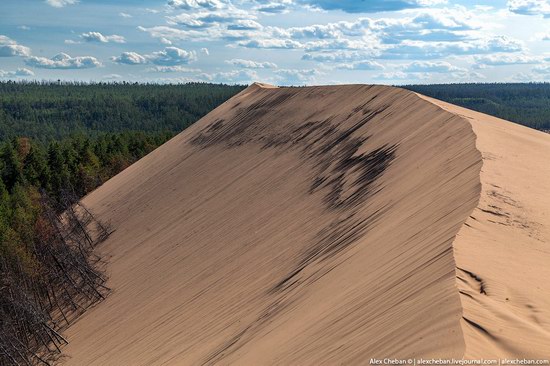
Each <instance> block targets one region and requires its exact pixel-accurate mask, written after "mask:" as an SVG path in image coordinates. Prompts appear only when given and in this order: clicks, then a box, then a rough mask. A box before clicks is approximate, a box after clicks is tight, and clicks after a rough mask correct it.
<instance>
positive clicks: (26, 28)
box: [0, 0, 550, 85]
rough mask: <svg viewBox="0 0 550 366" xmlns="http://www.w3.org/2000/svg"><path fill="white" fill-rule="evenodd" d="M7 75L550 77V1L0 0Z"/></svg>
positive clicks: (175, 79) (2, 70) (329, 79)
mask: <svg viewBox="0 0 550 366" xmlns="http://www.w3.org/2000/svg"><path fill="white" fill-rule="evenodd" d="M0 80H67V81H72V80H78V81H86V82H108V81H117V82H121V81H130V82H155V83H182V82H192V81H204V82H216V83H220V82H222V83H230V84H233V83H239V84H247V83H251V82H253V81H260V82H265V83H271V84H276V85H319V84H343V83H368V84H410V83H415V84H429V83H458V82H531V81H537V82H540V81H550V0H492V1H489V0H252V1H244V0H1V1H0Z"/></svg>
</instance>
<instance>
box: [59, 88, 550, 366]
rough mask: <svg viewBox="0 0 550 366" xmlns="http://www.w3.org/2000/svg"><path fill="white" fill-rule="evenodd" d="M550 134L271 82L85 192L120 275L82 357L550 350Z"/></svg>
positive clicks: (356, 359) (401, 100)
mask: <svg viewBox="0 0 550 366" xmlns="http://www.w3.org/2000/svg"><path fill="white" fill-rule="evenodd" d="M549 162H550V135H547V134H544V133H542V132H538V131H535V130H531V129H528V128H525V127H521V126H519V125H515V124H512V123H510V122H506V121H503V120H499V119H497V118H492V117H489V116H487V115H483V114H480V113H476V112H473V111H470V110H466V109H462V108H459V107H456V106H453V105H449V104H445V103H443V102H440V101H436V100H432V99H428V98H425V97H422V96H419V95H417V94H415V93H412V92H409V91H405V90H402V89H398V88H392V87H386V86H366V85H346V86H323V87H307V88H275V87H270V86H266V85H262V84H254V85H252V86H250V87H249V88H247V89H246V90H244V91H243V92H241V93H240V94H238V95H237V96H235V97H234V98H232V99H230V100H229V101H227V102H226V103H224V104H223V105H221V106H220V107H218V108H217V109H216V110H214V111H213V112H211V113H210V114H208V115H207V116H206V117H204V118H203V119H202V120H201V121H199V122H197V123H196V124H195V125H193V126H192V127H191V128H189V129H187V130H185V131H184V132H183V133H181V134H179V135H178V136H176V137H175V138H174V139H172V140H170V141H169V142H168V143H166V144H165V145H163V146H161V147H160V148H158V149H157V150H155V151H154V152H152V153H151V154H149V155H148V156H146V157H145V158H143V159H141V160H140V161H138V162H137V163H135V164H134V165H132V166H131V167H129V168H128V169H126V170H125V171H124V172H122V173H121V174H119V175H117V176H116V177H114V178H113V179H111V180H109V181H108V182H107V183H105V184H104V185H103V186H102V187H100V188H99V189H97V190H96V191H94V192H93V193H91V194H90V195H89V196H87V197H86V198H85V199H84V203H85V204H86V205H88V206H89V207H90V208H91V209H92V211H93V212H94V213H95V214H96V215H97V216H98V217H99V219H101V220H102V221H110V222H111V224H112V226H113V227H114V229H116V231H115V232H114V233H113V234H112V235H111V236H110V237H109V238H108V240H107V241H106V242H105V243H104V244H102V247H101V249H100V250H101V252H102V253H103V254H104V255H105V256H106V257H107V259H108V261H109V264H108V266H107V271H108V274H109V276H110V280H109V286H110V287H111V288H112V289H113V293H112V294H111V295H110V296H109V297H108V298H107V299H106V300H105V301H104V302H103V303H101V304H99V305H98V306H97V307H96V308H94V309H92V310H91V311H89V312H88V313H87V314H85V315H84V316H83V317H82V318H81V319H80V320H79V321H78V322H77V323H76V324H75V325H73V326H72V327H70V328H69V329H68V331H67V332H66V335H67V337H68V339H69V341H70V344H69V345H68V346H67V347H66V348H65V350H64V351H65V352H66V353H67V354H68V356H69V358H68V359H67V360H66V364H67V365H102V366H104V365H211V364H221V365H229V364H235V365H272V364H277V365H340V364H344V365H355V364H357V365H359V364H368V360H369V359H370V358H372V357H378V358H383V357H392V358H409V357H444V358H451V357H454V358H462V357H468V358H469V357H473V358H477V357H485V358H491V357H506V356H517V357H536V358H547V357H549V356H550V281H549V279H550V194H548V192H547V190H548V189H549V187H550V163H549Z"/></svg>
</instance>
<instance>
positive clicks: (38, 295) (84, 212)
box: [0, 192, 111, 365]
mask: <svg viewBox="0 0 550 366" xmlns="http://www.w3.org/2000/svg"><path fill="white" fill-rule="evenodd" d="M110 232H111V231H110V229H109V228H108V226H107V225H105V224H103V223H101V222H99V221H98V220H96V218H95V217H94V216H93V215H92V213H91V212H90V211H89V210H88V209H87V208H86V207H85V206H84V205H83V204H82V203H80V202H78V200H77V199H76V196H75V195H74V194H73V193H71V192H64V193H63V194H62V195H61V200H60V201H58V202H56V201H53V200H52V199H50V198H49V197H48V196H47V195H46V194H45V193H44V192H43V193H42V194H41V213H40V215H39V217H38V220H37V222H36V228H35V238H34V240H33V241H32V242H31V243H26V245H27V248H26V250H27V251H28V253H29V254H30V257H31V258H32V265H30V266H29V265H28V264H24V263H22V262H21V260H20V259H19V258H18V257H16V256H12V257H9V256H6V255H0V365H40V364H41V365H51V364H52V362H54V361H55V360H56V359H57V358H58V357H59V356H60V355H61V349H62V346H63V345H64V344H66V343H67V340H66V339H65V338H64V337H63V336H62V335H61V332H62V330H63V329H64V328H65V327H66V326H68V325H69V324H70V323H71V322H72V321H74V320H75V319H76V318H77V317H78V316H80V315H81V314H82V313H83V312H84V311H86V309H87V308H89V307H90V306H92V305H94V304H95V303H97V302H99V301H101V300H103V299H104V298H105V296H106V295H107V294H108V292H109V289H108V288H107V287H106V285H105V282H106V276H105V274H104V273H102V272H101V271H100V269H98V266H97V264H98V263H99V262H100V260H101V258H100V257H99V256H98V255H97V254H96V253H94V251H93V250H94V248H95V246H96V245H97V244H98V243H99V242H101V241H103V240H105V238H107V236H108V235H109V234H110ZM29 267H30V268H29Z"/></svg>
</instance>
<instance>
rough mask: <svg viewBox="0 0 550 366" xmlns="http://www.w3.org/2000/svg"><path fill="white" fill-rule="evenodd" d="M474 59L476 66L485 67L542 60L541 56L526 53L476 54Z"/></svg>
mask: <svg viewBox="0 0 550 366" xmlns="http://www.w3.org/2000/svg"><path fill="white" fill-rule="evenodd" d="M474 61H475V63H476V64H475V67H476V68H485V67H486V66H503V65H524V64H537V63H540V62H541V58H540V57H536V56H529V55H525V54H506V53H494V54H490V55H484V56H474Z"/></svg>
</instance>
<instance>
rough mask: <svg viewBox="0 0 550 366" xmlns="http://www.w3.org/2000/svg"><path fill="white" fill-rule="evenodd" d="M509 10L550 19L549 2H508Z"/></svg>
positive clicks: (535, 0) (528, 0)
mask: <svg viewBox="0 0 550 366" xmlns="http://www.w3.org/2000/svg"><path fill="white" fill-rule="evenodd" d="M508 10H510V11H511V12H512V13H516V14H521V15H542V16H544V17H550V1H548V0H508Z"/></svg>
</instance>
